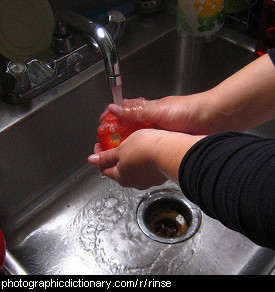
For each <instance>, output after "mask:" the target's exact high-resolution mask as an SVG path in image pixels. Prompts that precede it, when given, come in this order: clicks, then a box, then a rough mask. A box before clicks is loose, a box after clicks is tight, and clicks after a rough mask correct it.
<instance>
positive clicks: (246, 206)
mask: <svg viewBox="0 0 275 292" xmlns="http://www.w3.org/2000/svg"><path fill="white" fill-rule="evenodd" d="M274 166H275V140H272V139H265V138H261V137H256V136H252V135H248V134H244V133H235V132H228V133H220V134H214V135H210V136H207V137H205V138H204V139H202V140H200V141H199V142H197V143H196V144H195V145H194V146H193V147H192V148H190V150H189V151H188V152H187V153H186V155H185V156H184V158H183V160H182V162H181V165H180V169H179V183H180V187H181V189H182V191H183V193H184V194H185V196H186V197H187V198H188V199H189V200H190V201H192V202H194V203H195V204H197V205H198V206H199V207H200V208H201V209H202V210H203V211H204V213H206V214H207V215H209V216H210V217H212V218H215V219H218V220H219V221H220V222H221V223H223V224H224V225H225V226H227V227H228V228H230V229H233V230H235V231H238V232H240V233H242V234H244V235H245V236H246V237H248V238H249V239H250V240H252V241H253V242H254V243H256V244H258V245H261V246H264V247H269V248H271V249H275V175H274Z"/></svg>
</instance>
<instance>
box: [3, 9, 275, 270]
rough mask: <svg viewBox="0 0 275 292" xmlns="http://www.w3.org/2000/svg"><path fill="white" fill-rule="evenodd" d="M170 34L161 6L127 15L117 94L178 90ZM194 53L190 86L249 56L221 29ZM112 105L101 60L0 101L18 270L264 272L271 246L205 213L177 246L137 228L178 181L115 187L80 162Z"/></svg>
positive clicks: (8, 216) (7, 214) (9, 237)
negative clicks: (150, 199) (152, 199)
mask: <svg viewBox="0 0 275 292" xmlns="http://www.w3.org/2000/svg"><path fill="white" fill-rule="evenodd" d="M236 37H238V39H237V38H236ZM177 40H178V35H177V31H176V29H175V17H174V16H171V15H169V13H167V12H164V13H163V14H160V15H156V16H154V18H151V19H147V18H142V19H139V18H137V17H133V18H131V19H130V20H129V21H128V23H127V31H126V36H125V41H124V44H122V45H121V47H120V48H119V50H118V51H119V55H120V58H121V67H122V68H121V71H122V78H123V96H124V97H125V98H136V97H139V96H144V97H146V98H148V99H155V98H160V97H163V96H167V95H172V94H174V93H175V91H176V90H181V84H180V83H181V80H180V79H179V78H178V77H177V76H176V74H177V73H178V68H179V67H178V60H179V58H178V57H179V56H177V53H178V52H179V50H178V47H177V43H178V42H177ZM244 44H246V45H244ZM252 45H253V42H252ZM203 52H204V54H203V55H202V56H201V59H200V62H201V63H200V64H201V67H200V70H199V72H198V80H199V82H197V83H196V85H195V88H194V90H195V91H200V90H205V89H207V88H210V87H212V86H214V85H215V84H217V83H218V82H220V81H221V80H223V79H225V78H226V77H227V76H229V75H231V74H232V73H234V72H235V71H236V70H238V69H240V68H241V67H243V66H244V65H246V64H247V63H248V62H250V61H251V60H252V58H253V46H252V47H251V46H250V45H247V39H244V38H243V37H242V36H238V35H237V34H236V33H235V32H232V31H230V30H226V29H224V30H223V31H222V32H221V33H220V34H218V35H217V36H215V37H214V39H213V40H212V41H211V42H210V43H207V44H206V45H205V47H204V48H203ZM205 52H207V53H205ZM111 102H112V94H111V90H110V88H109V87H108V85H107V83H106V80H105V73H104V65H103V62H102V61H100V62H98V63H97V64H95V65H93V66H92V67H89V68H88V69H86V70H84V71H82V72H80V73H79V74H77V75H76V76H74V77H72V78H70V79H69V80H67V81H64V82H63V83H62V84H60V85H58V86H56V87H54V88H52V89H50V90H48V91H47V92H45V93H43V94H41V95H40V96H38V97H37V98H35V99H33V100H32V101H31V103H29V104H25V105H21V106H19V105H17V106H15V105H7V104H4V103H1V104H0V145H1V151H0V161H1V167H0V186H1V187H0V227H1V229H2V230H3V232H4V234H5V237H6V241H7V248H8V250H9V252H10V253H11V254H12V255H13V256H14V257H15V258H16V260H17V261H18V263H19V264H20V266H22V267H23V268H24V269H25V270H27V271H28V273H30V274H265V273H269V272H270V271H271V269H272V267H273V265H274V258H275V255H274V251H271V250H269V249H265V248H262V247H260V246H257V245H255V244H254V243H252V242H251V241H250V240H248V239H247V238H245V237H244V236H242V235H241V234H238V233H236V232H234V231H232V230H229V229H228V228H226V227H224V226H223V225H222V224H221V223H219V222H218V221H216V220H213V219H211V218H209V217H208V216H206V215H205V214H202V220H201V225H200V228H199V230H198V231H197V233H196V234H195V235H194V236H192V237H191V238H190V239H188V240H186V241H184V242H181V243H177V244H164V243H160V242H157V241H155V240H152V239H151V238H149V237H147V236H146V235H145V234H144V233H143V232H142V230H141V229H140V228H139V226H138V223H137V218H136V213H137V208H138V205H139V202H140V201H141V200H142V199H143V198H144V197H146V196H147V195H148V193H149V192H151V191H155V190H158V189H160V188H174V189H175V188H176V189H178V186H176V185H175V184H174V183H172V182H170V181H169V182H167V183H166V184H165V185H164V186H161V187H153V188H151V189H150V190H146V191H138V190H135V189H127V188H122V187H120V186H119V185H118V184H117V183H115V182H113V181H111V180H109V179H108V178H105V177H103V176H102V175H101V173H100V171H99V170H98V169H97V168H95V167H91V166H90V165H88V164H87V157H88V155H89V154H91V153H92V151H93V145H94V143H95V141H96V129H97V126H98V124H99V122H98V121H99V117H100V114H101V113H102V112H103V110H104V109H105V107H106V106H107V105H108V104H109V103H111ZM273 129H274V128H273V127H272V126H270V125H269V128H265V126H263V128H261V129H260V130H259V131H258V133H259V134H261V133H263V134H264V135H269V134H270V135H271V134H272V133H274V130H273Z"/></svg>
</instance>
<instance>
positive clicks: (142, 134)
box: [88, 129, 201, 189]
mask: <svg viewBox="0 0 275 292" xmlns="http://www.w3.org/2000/svg"><path fill="white" fill-rule="evenodd" d="M199 139H201V137H199V136H189V135H185V134H181V133H175V132H168V131H163V130H156V129H143V130H138V131H136V132H134V133H133V134H131V135H130V136H129V137H128V138H127V139H126V140H124V141H123V142H122V143H121V144H120V145H119V146H118V147H116V148H114V149H110V150H106V151H102V149H101V146H100V144H98V143H97V144H96V145H95V146H94V154H93V155H90V156H89V157H88V162H89V163H91V164H93V165H97V166H99V167H100V169H101V171H102V172H103V174H105V175H106V176H108V177H110V178H111V179H114V180H116V181H117V182H118V183H119V184H120V185H122V186H124V187H134V188H137V189H147V188H149V187H151V186H155V185H161V184H163V183H164V182H165V181H167V179H168V178H170V179H173V180H174V181H177V179H178V170H179V166H180V163H181V160H182V158H183V156H184V155H185V153H186V151H187V150H188V149H189V148H190V147H191V146H192V145H193V144H194V143H196V142H197V141H198V140H199Z"/></svg>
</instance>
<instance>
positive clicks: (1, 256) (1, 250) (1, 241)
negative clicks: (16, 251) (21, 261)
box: [0, 229, 6, 271]
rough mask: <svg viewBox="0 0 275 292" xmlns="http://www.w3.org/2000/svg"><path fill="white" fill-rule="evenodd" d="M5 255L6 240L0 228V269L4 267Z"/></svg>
mask: <svg viewBox="0 0 275 292" xmlns="http://www.w3.org/2000/svg"><path fill="white" fill-rule="evenodd" d="M5 256H6V242H5V238H4V235H3V233H2V231H1V229H0V271H1V270H2V269H3V267H4V263H5Z"/></svg>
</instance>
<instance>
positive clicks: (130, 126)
mask: <svg viewBox="0 0 275 292" xmlns="http://www.w3.org/2000/svg"><path fill="white" fill-rule="evenodd" d="M149 128H152V125H151V124H145V123H140V122H133V123H129V122H124V121H121V120H119V119H118V118H117V117H115V116H114V115H112V114H111V113H110V112H108V111H107V112H105V113H104V115H103V118H102V120H101V124H100V125H99V127H98V129H97V133H98V140H99V143H100V145H101V148H102V150H104V151H105V150H108V149H111V148H115V147H117V146H118V145H119V144H120V143H121V142H122V141H124V140H125V139H126V138H127V137H128V136H129V135H131V134H132V133H134V132H135V131H137V130H140V129H149Z"/></svg>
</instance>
